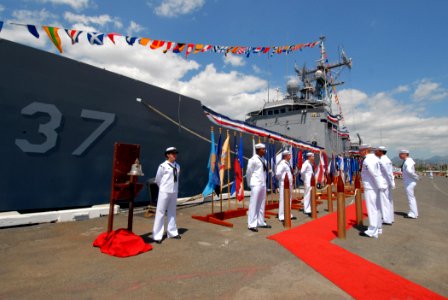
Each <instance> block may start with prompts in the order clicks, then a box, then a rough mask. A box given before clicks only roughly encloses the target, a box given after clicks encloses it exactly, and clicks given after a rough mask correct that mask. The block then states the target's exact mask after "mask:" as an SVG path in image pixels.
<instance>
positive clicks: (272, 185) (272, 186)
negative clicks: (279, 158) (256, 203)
mask: <svg viewBox="0 0 448 300" xmlns="http://www.w3.org/2000/svg"><path fill="white" fill-rule="evenodd" d="M274 143H275V142H274V141H272V140H271V144H274ZM271 148H272V147H271ZM274 159H275V153H274ZM270 165H271V168H272V163H271V164H270ZM273 181H274V176H271V180H270V184H271V204H274V191H273V190H272V189H273V188H274V184H273Z"/></svg>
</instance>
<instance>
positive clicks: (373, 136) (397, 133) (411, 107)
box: [338, 89, 448, 158]
mask: <svg viewBox="0 0 448 300" xmlns="http://www.w3.org/2000/svg"><path fill="white" fill-rule="evenodd" d="M338 94H339V99H340V101H341V104H342V106H343V110H344V118H345V121H346V124H347V126H348V128H349V129H350V131H351V133H352V139H353V140H356V138H355V136H354V135H355V134H356V133H359V134H360V135H361V137H362V138H363V139H364V142H365V143H369V144H372V145H379V144H380V143H381V144H384V145H385V146H388V147H389V148H391V151H390V152H391V156H396V153H397V150H398V149H399V148H409V149H410V150H411V151H412V152H413V153H414V155H415V156H416V157H422V158H423V157H430V156H432V155H438V154H446V153H447V152H448V143H446V141H447V140H448V117H424V116H422V114H421V111H419V109H418V108H419V107H418V104H416V103H410V104H403V103H401V102H400V101H398V100H397V99H395V98H394V97H393V95H392V94H391V93H384V92H380V93H377V94H374V95H367V94H366V93H364V92H362V91H360V90H356V89H346V90H341V91H340V92H339V93H338Z"/></svg>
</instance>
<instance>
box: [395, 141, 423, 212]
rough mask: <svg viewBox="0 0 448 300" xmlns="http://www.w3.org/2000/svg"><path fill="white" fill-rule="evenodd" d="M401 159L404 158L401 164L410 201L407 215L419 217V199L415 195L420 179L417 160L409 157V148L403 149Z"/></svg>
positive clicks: (400, 154)
mask: <svg viewBox="0 0 448 300" xmlns="http://www.w3.org/2000/svg"><path fill="white" fill-rule="evenodd" d="M399 156H400V159H402V160H403V165H402V166H401V172H402V173H403V183H404V188H405V191H406V196H407V197H408V203H409V213H408V215H407V216H406V217H407V218H410V219H417V218H418V208H417V200H416V199H415V196H414V189H415V186H416V185H417V180H418V179H419V177H418V175H417V173H415V167H414V166H415V162H414V160H413V159H412V158H410V157H409V151H408V150H401V151H400V153H399Z"/></svg>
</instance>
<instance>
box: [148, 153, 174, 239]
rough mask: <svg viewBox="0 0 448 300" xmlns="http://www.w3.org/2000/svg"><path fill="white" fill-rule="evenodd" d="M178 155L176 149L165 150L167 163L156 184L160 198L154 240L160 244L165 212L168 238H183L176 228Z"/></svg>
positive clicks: (160, 166)
mask: <svg viewBox="0 0 448 300" xmlns="http://www.w3.org/2000/svg"><path fill="white" fill-rule="evenodd" d="M177 153H178V151H177V149H176V148H174V147H169V148H167V149H166V150H165V157H166V161H164V162H163V163H161V164H160V165H159V169H158V170H157V175H156V183H157V185H158V186H159V197H158V200H157V210H156V217H155V220H154V227H153V231H152V232H153V233H152V238H153V240H154V241H155V242H156V243H158V244H160V243H161V242H162V238H163V231H164V222H165V221H164V216H165V211H166V212H167V219H168V227H167V236H168V238H174V239H180V238H181V237H180V235H179V233H178V232H177V226H176V204H177V193H178V188H179V173H180V166H179V164H178V163H176V157H177Z"/></svg>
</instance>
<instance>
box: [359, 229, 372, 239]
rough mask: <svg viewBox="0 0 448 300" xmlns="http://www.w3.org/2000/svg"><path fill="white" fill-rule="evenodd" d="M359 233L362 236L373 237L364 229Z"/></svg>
mask: <svg viewBox="0 0 448 300" xmlns="http://www.w3.org/2000/svg"><path fill="white" fill-rule="evenodd" d="M359 235H360V236H363V237H368V238H370V237H371V236H370V235H368V234H367V233H365V232H364V231H361V232H360V233H359Z"/></svg>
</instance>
